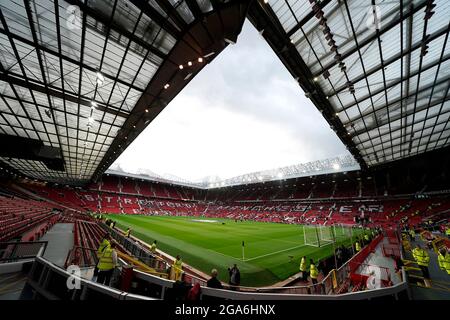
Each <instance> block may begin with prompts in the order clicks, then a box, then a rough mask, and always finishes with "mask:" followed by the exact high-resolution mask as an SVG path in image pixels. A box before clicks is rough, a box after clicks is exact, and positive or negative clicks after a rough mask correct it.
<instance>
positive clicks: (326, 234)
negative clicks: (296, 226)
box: [303, 225, 335, 247]
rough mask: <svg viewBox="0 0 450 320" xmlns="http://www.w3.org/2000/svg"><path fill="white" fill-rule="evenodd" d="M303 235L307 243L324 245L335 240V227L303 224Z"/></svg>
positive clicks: (317, 245)
mask: <svg viewBox="0 0 450 320" xmlns="http://www.w3.org/2000/svg"><path fill="white" fill-rule="evenodd" d="M303 237H304V242H305V245H307V246H313V247H323V246H325V245H328V244H330V243H333V242H334V239H335V237H334V229H333V227H327V226H320V225H312V226H305V225H304V226H303Z"/></svg>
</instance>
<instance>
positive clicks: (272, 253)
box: [241, 244, 306, 262]
mask: <svg viewBox="0 0 450 320" xmlns="http://www.w3.org/2000/svg"><path fill="white" fill-rule="evenodd" d="M301 247H306V245H304V244H301V245H298V246H295V247H291V248H287V249H283V250H279V251H275V252H271V253H267V254H263V255H260V256H257V257H254V258H250V259H245V260H244V261H245V262H248V261H252V260H256V259H259V258H264V257H268V256H272V255H274V254H278V253H282V252H285V251H290V250H293V249H296V248H301ZM241 261H242V259H241Z"/></svg>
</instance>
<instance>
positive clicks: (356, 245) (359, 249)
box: [355, 241, 361, 252]
mask: <svg viewBox="0 0 450 320" xmlns="http://www.w3.org/2000/svg"><path fill="white" fill-rule="evenodd" d="M355 250H356V252H359V251H361V245H360V244H359V241H356V243H355Z"/></svg>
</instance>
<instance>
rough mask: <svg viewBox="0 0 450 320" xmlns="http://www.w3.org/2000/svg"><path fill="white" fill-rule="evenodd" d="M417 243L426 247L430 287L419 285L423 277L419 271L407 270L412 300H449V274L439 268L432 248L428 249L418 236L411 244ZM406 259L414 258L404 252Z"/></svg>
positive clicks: (409, 253)
mask: <svg viewBox="0 0 450 320" xmlns="http://www.w3.org/2000/svg"><path fill="white" fill-rule="evenodd" d="M417 244H420V245H421V246H422V248H424V249H426V250H427V251H428V254H429V255H430V264H429V266H428V270H429V272H430V278H431V288H426V287H423V286H420V284H419V283H423V280H422V279H423V277H422V273H421V272H420V271H415V270H412V271H409V272H408V274H409V280H410V281H409V282H410V288H411V295H412V298H413V300H450V275H448V274H447V272H445V271H442V270H441V269H440V268H439V264H438V258H437V254H436V253H435V252H434V250H430V249H428V248H427V246H426V243H425V242H423V241H422V240H421V239H420V237H418V236H417V237H416V239H415V241H414V242H412V243H411V245H412V247H414V246H415V245H417ZM406 259H408V260H414V258H413V257H412V254H411V252H409V251H408V252H406ZM417 280H419V282H417Z"/></svg>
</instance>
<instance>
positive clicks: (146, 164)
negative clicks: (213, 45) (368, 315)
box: [113, 21, 347, 181]
mask: <svg viewBox="0 0 450 320" xmlns="http://www.w3.org/2000/svg"><path fill="white" fill-rule="evenodd" d="M344 153H347V151H346V149H345V146H344V145H343V144H342V143H341V141H340V140H339V139H338V138H337V136H336V135H335V133H334V132H333V131H332V130H331V129H330V128H329V127H328V124H327V123H326V121H325V120H324V119H323V117H322V115H321V114H320V113H319V112H318V111H317V109H316V108H315V107H314V106H313V105H312V103H311V102H310V101H309V99H307V98H306V97H305V96H304V93H303V92H302V90H301V88H300V86H299V85H298V84H297V83H296V81H295V80H294V79H293V78H292V76H291V75H290V74H289V72H288V71H287V70H286V69H285V67H284V65H283V64H282V63H281V62H280V61H279V59H278V57H277V56H276V55H275V54H274V53H273V51H272V50H271V48H270V47H269V46H268V45H267V43H265V41H264V40H263V39H262V37H261V36H260V35H259V34H258V33H257V31H256V30H255V29H254V28H253V26H252V25H251V24H250V23H249V22H248V21H247V22H246V23H245V25H244V28H243V31H242V33H241V35H240V36H239V39H238V43H237V44H236V45H234V46H229V47H228V48H227V49H226V50H225V51H224V52H222V53H221V54H220V55H219V56H218V57H217V58H216V59H215V60H214V61H213V62H212V63H211V64H209V65H207V66H206V67H205V68H204V69H203V71H202V72H201V73H200V74H199V75H198V76H197V77H196V78H195V79H193V80H192V81H191V82H190V83H189V85H188V86H187V87H186V88H185V89H184V90H183V91H182V92H181V93H180V94H179V95H178V96H177V97H176V98H175V99H174V100H173V101H172V102H171V103H170V104H169V105H168V106H167V107H166V108H165V109H164V110H163V111H162V112H161V113H160V115H159V116H158V117H157V118H156V119H155V120H153V122H152V123H151V124H150V125H149V126H148V127H147V128H146V129H145V130H144V131H143V132H142V133H141V135H140V136H139V137H138V138H137V139H136V140H135V141H134V142H133V144H132V145H131V146H129V147H128V149H127V150H126V151H125V152H124V153H123V154H122V155H121V156H120V157H119V158H118V159H117V160H116V162H115V164H114V165H117V164H118V165H120V166H121V168H122V169H124V170H126V171H129V172H136V171H137V169H138V168H146V169H149V170H151V171H153V172H156V173H159V174H164V173H168V174H172V175H176V176H178V177H181V178H184V179H188V180H191V181H196V180H201V179H203V178H205V177H207V176H219V177H221V178H230V177H232V176H236V175H240V174H244V173H248V172H253V171H259V170H266V169H273V168H276V167H281V166H287V165H292V164H297V163H304V162H308V161H313V160H319V159H325V158H330V157H334V156H336V155H338V154H344ZM114 165H113V166H114Z"/></svg>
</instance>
